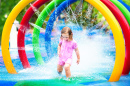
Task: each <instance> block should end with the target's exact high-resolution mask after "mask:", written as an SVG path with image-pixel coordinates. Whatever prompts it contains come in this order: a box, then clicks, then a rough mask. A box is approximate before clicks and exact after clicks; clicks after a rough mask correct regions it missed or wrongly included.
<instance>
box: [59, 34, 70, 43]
mask: <svg viewBox="0 0 130 86" xmlns="http://www.w3.org/2000/svg"><path fill="white" fill-rule="evenodd" d="M61 37H62V39H63V40H65V41H69V34H68V33H63V34H61Z"/></svg>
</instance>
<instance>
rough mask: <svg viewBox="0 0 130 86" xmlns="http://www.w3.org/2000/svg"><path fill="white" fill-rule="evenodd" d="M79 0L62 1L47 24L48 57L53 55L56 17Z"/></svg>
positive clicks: (46, 42) (46, 44)
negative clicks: (52, 44)
mask: <svg viewBox="0 0 130 86" xmlns="http://www.w3.org/2000/svg"><path fill="white" fill-rule="evenodd" d="M76 1H77V0H66V1H64V2H63V3H61V4H60V5H59V6H58V7H57V8H56V9H55V10H54V12H53V13H52V14H51V16H50V18H49V20H48V22H47V26H46V31H45V48H46V52H47V56H48V57H52V49H51V32H52V29H53V24H54V21H55V20H56V18H57V17H58V16H59V15H60V13H61V12H62V11H63V10H64V9H65V8H66V7H68V6H69V5H70V4H72V3H74V2H76Z"/></svg>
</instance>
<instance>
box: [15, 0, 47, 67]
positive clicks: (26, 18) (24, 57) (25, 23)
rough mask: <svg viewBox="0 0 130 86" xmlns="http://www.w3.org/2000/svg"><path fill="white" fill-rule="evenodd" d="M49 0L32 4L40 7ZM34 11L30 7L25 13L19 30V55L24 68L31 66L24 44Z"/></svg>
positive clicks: (41, 0)
mask: <svg viewBox="0 0 130 86" xmlns="http://www.w3.org/2000/svg"><path fill="white" fill-rule="evenodd" d="M47 1H49V0H37V1H36V2H34V4H32V6H34V7H36V8H39V7H40V6H41V5H43V4H44V3H46V2H47ZM33 14H34V11H33V8H32V7H30V8H29V9H28V10H27V12H26V13H25V15H24V16H23V19H22V21H21V23H20V28H19V30H18V37H17V38H18V39H17V44H18V53H19V57H20V60H21V62H22V65H23V67H24V68H30V67H31V66H30V64H29V61H28V59H27V55H26V52H25V46H24V45H25V44H24V40H25V32H26V29H28V28H29V23H28V22H29V20H30V18H31V17H32V16H33Z"/></svg>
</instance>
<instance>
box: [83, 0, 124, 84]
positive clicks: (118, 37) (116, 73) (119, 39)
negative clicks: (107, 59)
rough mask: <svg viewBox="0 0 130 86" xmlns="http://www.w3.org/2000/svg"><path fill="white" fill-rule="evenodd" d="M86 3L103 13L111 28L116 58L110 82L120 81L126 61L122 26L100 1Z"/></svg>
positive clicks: (88, 0)
mask: <svg viewBox="0 0 130 86" xmlns="http://www.w3.org/2000/svg"><path fill="white" fill-rule="evenodd" d="M85 1H87V2H89V3H90V4H92V5H93V6H94V7H95V8H96V9H98V10H99V11H100V12H101V13H102V15H103V16H104V17H105V18H106V20H107V22H108V23H109V25H110V27H111V30H112V32H113V36H114V40H115V47H116V57H115V65H114V68H113V72H112V74H111V77H110V79H109V81H118V80H119V79H120V76H121V73H122V70H123V65H124V59H125V46H124V39H123V35H122V31H121V28H120V25H119V23H118V22H117V20H116V18H115V17H114V15H113V14H112V13H111V11H110V10H109V9H108V8H107V7H106V6H105V5H104V4H103V3H102V2H101V1H100V0H85Z"/></svg>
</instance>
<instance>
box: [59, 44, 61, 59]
mask: <svg viewBox="0 0 130 86" xmlns="http://www.w3.org/2000/svg"><path fill="white" fill-rule="evenodd" d="M60 49H61V44H60V43H59V45H58V55H59V57H60Z"/></svg>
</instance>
